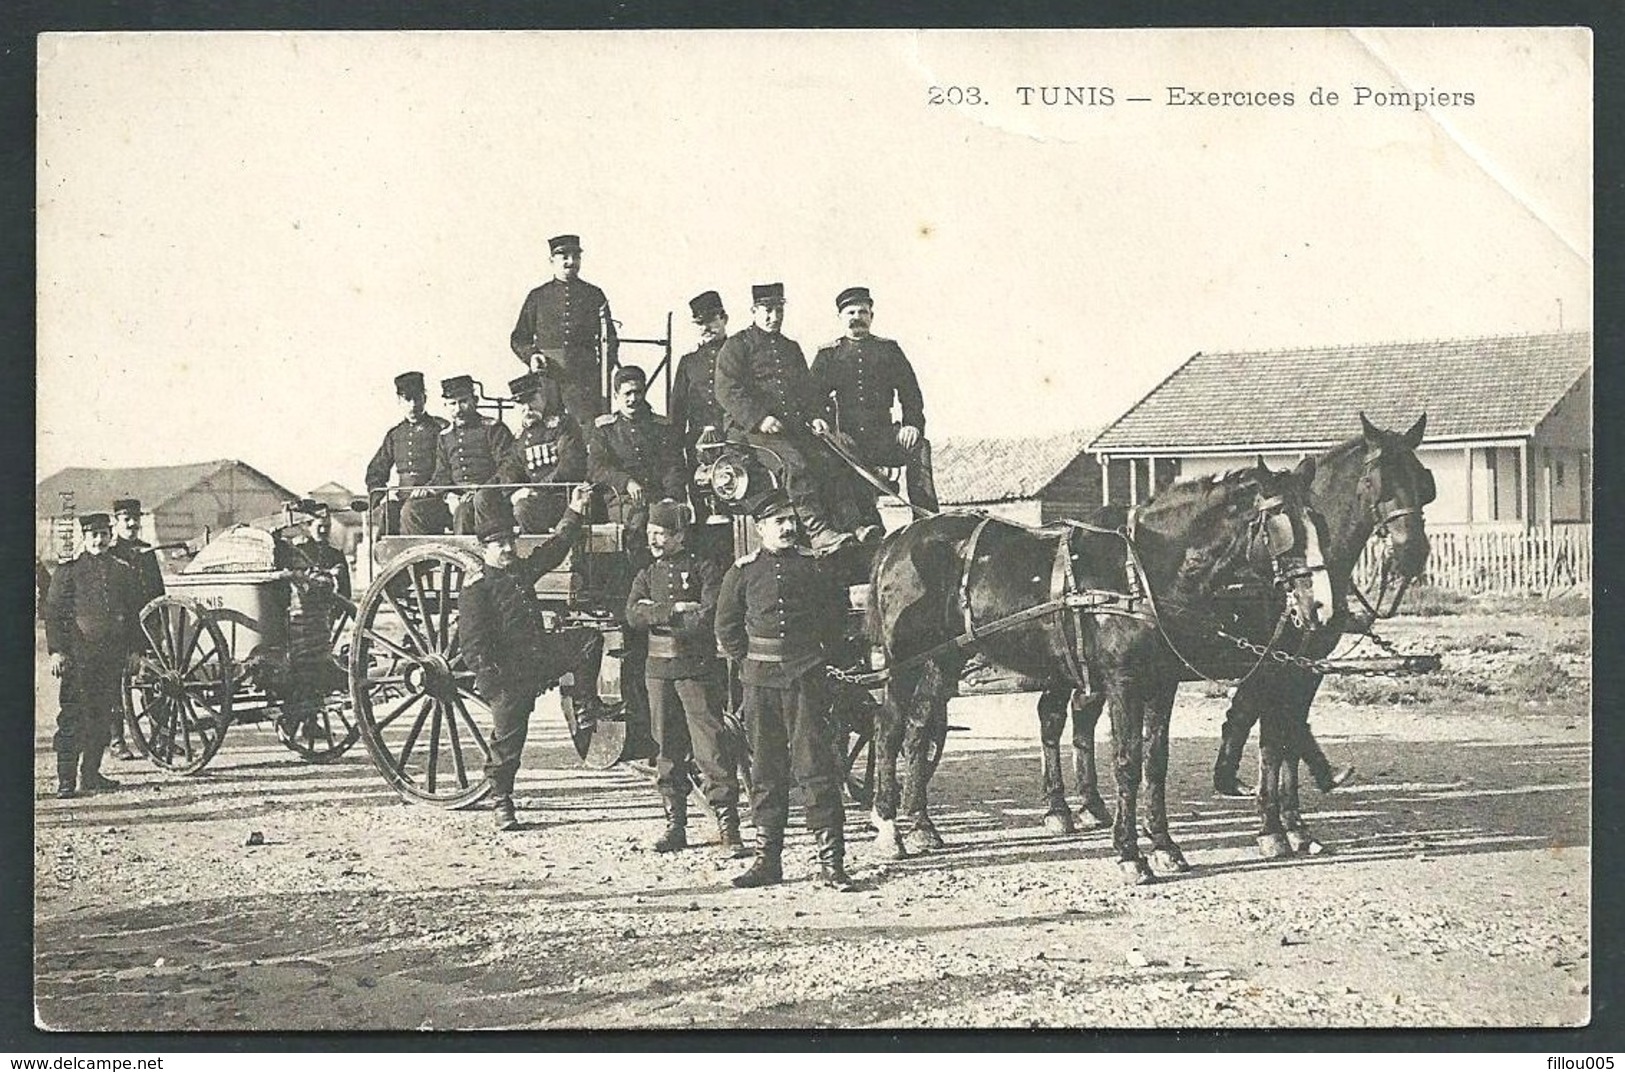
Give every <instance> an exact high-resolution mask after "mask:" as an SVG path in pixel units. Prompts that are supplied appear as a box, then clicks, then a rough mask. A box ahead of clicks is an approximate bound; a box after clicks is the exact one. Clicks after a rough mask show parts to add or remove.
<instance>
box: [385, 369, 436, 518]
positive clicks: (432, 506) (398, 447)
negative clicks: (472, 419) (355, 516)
mask: <svg viewBox="0 0 1625 1072" xmlns="http://www.w3.org/2000/svg"><path fill="white" fill-rule="evenodd" d="M395 396H396V398H398V399H399V400H400V403H401V406H402V407H403V408H404V409H405V410H406V416H405V417H404V418H403V419H402V420H401V422H400V423H399V424H397V425H395V427H393V428H391V429H390V430H389V431H387V432H385V433H384V441H383V443H382V444H381V445H380V446H379V447H378V451H377V453H375V454H374V455H373V456H372V461H370V462H368V463H367V475H366V478H365V479H366V486H367V488H368V493H369V494H370V495H371V497H372V500H373V501H372V528H373V532H374V534H386V533H387V534H404V535H407V536H437V535H439V534H440V533H442V532H445V531H446V530H447V529H449V528H450V527H451V514H450V512H449V511H447V509H446V500H445V497H444V496H442V495H441V494H440V493H438V492H430V491H413V492H410V493H409V495H408V497H407V498H405V499H394V498H391V499H388V500H386V499H385V497H384V493H383V492H382V491H375V490H373V489H377V488H382V487H384V486H385V485H387V484H388V483H389V472H390V470H391V469H393V470H394V471H395V472H396V473H397V474H399V476H400V486H401V487H403V488H418V487H421V486H422V485H425V484H433V483H434V455H435V444H436V443H438V442H439V440H440V433H441V432H443V431H445V430H446V424H447V422H446V420H445V418H443V417H433V416H430V415H429V414H428V413H426V412H424V407H425V406H426V405H427V403H428V391H427V389H426V388H425V387H424V385H423V373H421V372H403V373H401V374H400V375H399V376H396V377H395Z"/></svg>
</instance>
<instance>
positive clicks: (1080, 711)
mask: <svg viewBox="0 0 1625 1072" xmlns="http://www.w3.org/2000/svg"><path fill="white" fill-rule="evenodd" d="M1360 428H1361V432H1360V435H1358V436H1355V437H1353V438H1352V439H1349V440H1346V441H1344V442H1342V443H1339V444H1338V445H1337V446H1335V447H1333V448H1331V449H1330V450H1328V451H1326V452H1325V453H1323V454H1321V455H1319V456H1317V457H1316V458H1315V463H1316V464H1315V476H1314V480H1313V482H1312V484H1311V487H1310V499H1311V501H1312V502H1313V503H1314V506H1315V509H1316V510H1317V511H1318V512H1319V513H1320V514H1321V516H1322V517H1323V519H1324V521H1325V524H1326V526H1327V533H1328V535H1327V540H1326V542H1325V547H1324V550H1325V554H1326V568H1327V576H1328V579H1329V581H1330V583H1331V587H1332V592H1333V600H1332V604H1331V606H1332V616H1331V618H1330V619H1329V620H1328V621H1327V622H1326V623H1325V624H1324V625H1323V626H1322V627H1321V628H1319V629H1317V630H1315V632H1314V634H1313V636H1312V637H1310V636H1303V635H1300V634H1297V633H1295V632H1294V633H1288V634H1287V635H1286V636H1285V637H1284V638H1283V639H1284V643H1282V644H1281V645H1280V646H1281V648H1282V650H1285V651H1290V652H1291V653H1293V654H1298V655H1302V656H1307V657H1308V658H1310V659H1321V658H1324V657H1325V656H1326V655H1328V654H1329V653H1330V652H1331V651H1332V649H1333V648H1334V647H1335V646H1336V645H1337V642H1338V640H1339V639H1340V638H1341V636H1342V635H1343V634H1344V633H1345V632H1347V631H1349V629H1350V627H1351V626H1352V625H1354V624H1355V623H1354V622H1353V620H1352V616H1351V614H1350V612H1349V609H1348V596H1349V594H1350V593H1355V592H1357V589H1356V588H1355V587H1354V585H1353V573H1354V567H1355V565H1356V564H1357V563H1358V562H1359V560H1360V555H1361V553H1362V551H1363V550H1364V548H1365V546H1366V544H1367V542H1368V541H1369V540H1370V539H1371V536H1372V535H1373V533H1376V534H1380V535H1385V536H1386V537H1387V540H1388V543H1389V548H1390V555H1391V558H1390V563H1391V565H1392V568H1393V569H1394V571H1395V573H1397V575H1399V576H1400V577H1403V578H1414V577H1418V576H1420V575H1421V574H1422V572H1423V570H1424V568H1425V567H1426V564H1427V557H1428V542H1427V533H1426V531H1425V530H1424V527H1423V521H1422V508H1423V507H1424V506H1426V505H1427V504H1428V503H1430V502H1432V501H1433V497H1434V494H1435V489H1434V483H1433V476H1432V474H1431V473H1429V472H1428V470H1427V469H1426V467H1424V466H1423V465H1422V464H1421V462H1419V461H1418V460H1417V459H1416V453H1415V451H1416V448H1417V446H1418V445H1420V443H1421V442H1422V436H1423V434H1424V432H1425V431H1426V428H1427V415H1426V414H1423V415H1422V416H1421V417H1420V418H1419V419H1418V420H1417V421H1416V423H1415V424H1413V425H1412V426H1411V427H1410V429H1409V430H1407V431H1405V432H1403V433H1398V432H1391V431H1385V430H1383V429H1380V428H1377V427H1375V426H1374V425H1372V424H1371V422H1370V421H1368V420H1367V419H1366V417H1365V415H1364V414H1361V415H1360ZM1388 565H1389V563H1385V571H1386V569H1387V568H1388ZM1387 576H1388V574H1387V573H1386V572H1385V582H1386V578H1387ZM1383 587H1384V591H1380V592H1379V593H1378V594H1377V600H1376V602H1377V603H1378V604H1379V605H1380V604H1381V603H1382V602H1383V596H1384V592H1385V591H1386V587H1387V586H1386V583H1384V586H1383ZM1402 590H1403V588H1401V591H1402ZM1359 598H1361V599H1363V598H1364V597H1363V596H1362V597H1359ZM1397 604H1398V595H1397V594H1396V595H1395V596H1394V598H1393V605H1394V606H1393V607H1390V608H1389V610H1388V613H1391V612H1392V610H1393V609H1394V607H1397ZM1368 613H1369V615H1370V616H1371V617H1373V618H1375V617H1377V616H1378V615H1379V614H1381V613H1383V612H1382V611H1381V610H1380V609H1379V608H1378V607H1371V608H1369V610H1368ZM1321 679H1322V675H1321V674H1320V673H1318V672H1316V671H1314V670H1311V669H1308V668H1307V667H1304V666H1303V665H1301V664H1292V663H1289V662H1288V663H1284V662H1277V661H1275V660H1273V659H1272V660H1270V661H1269V662H1268V663H1262V664H1260V665H1259V666H1258V667H1257V669H1256V670H1255V671H1254V672H1253V673H1251V674H1249V675H1248V676H1247V677H1246V678H1244V679H1243V680H1242V681H1241V682H1240V684H1239V685H1238V686H1237V687H1236V690H1235V694H1234V696H1233V697H1232V699H1231V704H1230V709H1229V711H1228V712H1227V714H1226V717H1225V723H1224V728H1223V730H1222V736H1221V741H1220V745H1219V754H1218V758H1217V760H1216V762H1215V764H1214V771H1213V779H1214V790H1215V791H1216V792H1218V793H1220V794H1221V795H1225V796H1245V795H1249V794H1248V793H1246V792H1244V791H1242V790H1241V788H1240V787H1239V785H1238V784H1237V781H1236V771H1237V768H1238V767H1239V765H1240V763H1241V753H1242V749H1243V747H1244V746H1245V745H1246V743H1247V735H1248V734H1249V733H1250V732H1251V731H1252V727H1253V724H1254V723H1256V722H1258V721H1259V720H1260V719H1263V720H1264V723H1265V731H1264V733H1263V735H1261V737H1260V750H1259V779H1258V789H1257V799H1258V808H1259V815H1260V818H1261V819H1262V820H1263V826H1262V828H1261V830H1260V832H1259V835H1258V846H1259V851H1260V854H1261V855H1263V856H1265V857H1266V858H1273V857H1279V856H1284V855H1289V854H1291V853H1300V852H1308V853H1315V852H1319V851H1322V848H1323V846H1321V845H1320V844H1319V843H1318V842H1316V841H1315V840H1314V839H1313V838H1312V837H1311V836H1310V834H1309V832H1308V828H1307V826H1306V825H1305V824H1304V822H1303V818H1302V813H1301V809H1300V806H1299V798H1298V777H1297V776H1298V766H1297V761H1298V759H1300V758H1302V759H1307V760H1309V761H1310V764H1311V768H1312V769H1314V770H1315V773H1316V780H1317V782H1319V784H1320V787H1321V788H1322V790H1323V791H1329V790H1330V789H1332V788H1335V786H1336V785H1337V784H1340V783H1341V780H1342V777H1343V776H1346V774H1349V773H1352V770H1349V771H1347V772H1346V773H1345V774H1344V775H1343V776H1340V775H1338V774H1334V773H1332V771H1331V765H1330V763H1329V762H1327V760H1326V758H1325V755H1324V753H1322V752H1321V751H1320V746H1319V744H1318V743H1316V741H1315V739H1314V735H1313V734H1312V733H1311V732H1310V731H1309V723H1308V711H1309V705H1310V703H1311V701H1312V700H1313V699H1314V695H1315V691H1316V689H1318V688H1319V687H1320V682H1321ZM1100 709H1101V702H1100V697H1098V696H1095V695H1089V694H1085V693H1076V694H1068V695H1063V694H1060V693H1058V692H1055V693H1052V692H1046V693H1044V694H1043V695H1042V696H1041V697H1040V700H1039V735H1040V738H1041V741H1042V756H1043V758H1042V778H1043V788H1042V793H1043V796H1044V799H1045V801H1046V803H1047V805H1048V810H1047V811H1046V813H1045V816H1044V825H1045V827H1046V828H1047V829H1049V830H1051V831H1052V832H1054V833H1066V834H1070V833H1073V832H1074V831H1075V830H1076V829H1077V822H1076V820H1075V818H1074V816H1073V814H1072V812H1071V810H1070V809H1069V808H1068V807H1067V803H1066V789H1065V785H1064V784H1063V781H1062V777H1061V756H1060V741H1061V734H1062V732H1063V730H1064V728H1065V724H1066V717H1067V714H1068V711H1069V710H1070V711H1071V714H1072V745H1073V755H1074V763H1075V771H1076V776H1077V783H1078V791H1079V794H1080V795H1081V797H1082V814H1083V816H1087V817H1088V819H1089V820H1091V821H1092V823H1093V825H1095V826H1104V825H1106V824H1107V823H1109V822H1110V815H1109V814H1108V813H1107V811H1106V806H1105V804H1104V803H1103V802H1102V801H1101V799H1100V793H1099V790H1098V789H1097V782H1096V768H1095V754H1094V744H1095V726H1096V723H1097V721H1098V720H1099V717H1100Z"/></svg>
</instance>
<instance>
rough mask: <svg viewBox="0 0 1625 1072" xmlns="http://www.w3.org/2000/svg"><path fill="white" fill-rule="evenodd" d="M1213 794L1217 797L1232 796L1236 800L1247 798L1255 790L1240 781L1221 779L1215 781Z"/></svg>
mask: <svg viewBox="0 0 1625 1072" xmlns="http://www.w3.org/2000/svg"><path fill="white" fill-rule="evenodd" d="M1213 795H1214V796H1216V797H1232V798H1234V799H1236V800H1246V799H1247V798H1249V797H1251V796H1252V795H1253V791H1252V790H1251V789H1249V788H1248V787H1247V786H1245V785H1242V784H1241V783H1240V782H1238V781H1234V780H1231V781H1220V780H1215V781H1214V783H1213Z"/></svg>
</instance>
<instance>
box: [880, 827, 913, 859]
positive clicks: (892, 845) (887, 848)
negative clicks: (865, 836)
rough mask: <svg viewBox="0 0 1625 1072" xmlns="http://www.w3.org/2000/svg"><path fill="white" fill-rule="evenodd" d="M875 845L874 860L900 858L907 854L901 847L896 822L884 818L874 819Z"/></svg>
mask: <svg viewBox="0 0 1625 1072" xmlns="http://www.w3.org/2000/svg"><path fill="white" fill-rule="evenodd" d="M875 831H876V833H875V847H874V853H873V855H874V858H875V859H876V860H901V859H904V858H905V857H907V856H908V853H907V852H906V851H905V850H904V849H903V839H902V838H901V837H899V836H898V834H897V824H896V823H895V822H889V821H887V820H885V819H876V820H875Z"/></svg>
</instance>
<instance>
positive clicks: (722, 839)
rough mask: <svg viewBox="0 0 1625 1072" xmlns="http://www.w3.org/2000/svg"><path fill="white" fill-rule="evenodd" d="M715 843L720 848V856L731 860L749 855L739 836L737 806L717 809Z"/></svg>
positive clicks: (731, 805) (724, 806)
mask: <svg viewBox="0 0 1625 1072" xmlns="http://www.w3.org/2000/svg"><path fill="white" fill-rule="evenodd" d="M717 843H718V844H719V845H720V846H721V848H722V855H724V856H726V857H728V858H729V859H731V860H738V859H742V858H744V857H746V856H749V855H750V850H749V849H747V848H745V840H744V839H743V838H741V837H740V836H739V805H737V804H723V805H720V806H719V807H718V808H717Z"/></svg>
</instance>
